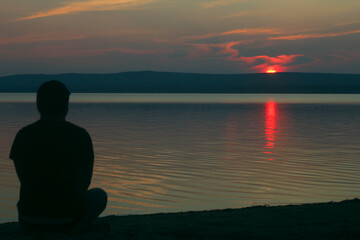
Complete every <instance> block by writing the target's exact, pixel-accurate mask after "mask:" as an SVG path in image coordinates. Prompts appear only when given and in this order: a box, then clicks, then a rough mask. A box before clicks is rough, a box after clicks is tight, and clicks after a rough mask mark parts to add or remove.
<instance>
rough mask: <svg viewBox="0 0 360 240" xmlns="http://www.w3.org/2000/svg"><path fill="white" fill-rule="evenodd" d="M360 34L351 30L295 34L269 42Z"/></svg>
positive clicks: (359, 31)
mask: <svg viewBox="0 0 360 240" xmlns="http://www.w3.org/2000/svg"><path fill="white" fill-rule="evenodd" d="M356 33H360V30H351V31H347V32H340V33H313V34H297V35H287V36H279V37H270V38H268V39H270V40H302V39H307V38H326V37H338V36H345V35H350V34H356Z"/></svg>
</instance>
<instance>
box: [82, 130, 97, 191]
mask: <svg viewBox="0 0 360 240" xmlns="http://www.w3.org/2000/svg"><path fill="white" fill-rule="evenodd" d="M85 132H86V131H85ZM83 149H84V152H83V153H82V154H83V156H82V159H83V161H82V162H83V167H82V168H81V169H82V173H81V181H82V184H81V185H82V186H83V187H84V188H85V190H87V189H88V188H89V186H90V184H91V178H92V174H93V168H94V150H93V145H92V141H91V137H90V135H89V134H88V133H87V132H86V135H85V139H84V148H83Z"/></svg>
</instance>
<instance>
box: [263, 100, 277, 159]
mask: <svg viewBox="0 0 360 240" xmlns="http://www.w3.org/2000/svg"><path fill="white" fill-rule="evenodd" d="M275 134H276V103H275V102H274V101H268V102H267V103H266V115H265V137H266V144H265V151H264V153H265V154H266V155H267V157H268V159H269V160H274V158H273V149H274V146H275Z"/></svg>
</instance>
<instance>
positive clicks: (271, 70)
mask: <svg viewBox="0 0 360 240" xmlns="http://www.w3.org/2000/svg"><path fill="white" fill-rule="evenodd" d="M266 73H276V70H274V69H269V70H266Z"/></svg>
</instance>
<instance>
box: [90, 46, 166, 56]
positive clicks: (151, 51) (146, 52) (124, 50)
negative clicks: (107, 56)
mask: <svg viewBox="0 0 360 240" xmlns="http://www.w3.org/2000/svg"><path fill="white" fill-rule="evenodd" d="M108 52H111V53H112V52H122V53H128V54H136V55H152V54H161V53H169V52H173V51H172V50H167V49H134V48H108V49H98V50H89V51H86V53H92V54H96V55H98V54H103V53H108Z"/></svg>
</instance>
